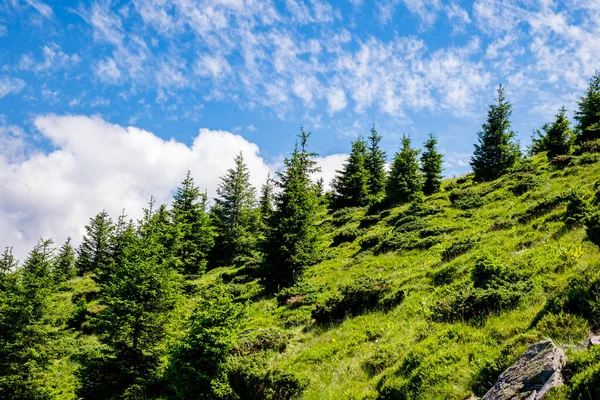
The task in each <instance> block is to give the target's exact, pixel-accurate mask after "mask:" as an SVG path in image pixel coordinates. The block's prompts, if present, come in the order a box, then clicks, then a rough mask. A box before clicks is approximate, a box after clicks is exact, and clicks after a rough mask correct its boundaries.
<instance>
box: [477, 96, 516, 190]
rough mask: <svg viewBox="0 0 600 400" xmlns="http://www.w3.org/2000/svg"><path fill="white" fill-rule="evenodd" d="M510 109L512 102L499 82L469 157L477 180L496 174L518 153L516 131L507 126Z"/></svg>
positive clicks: (507, 167)
mask: <svg viewBox="0 0 600 400" xmlns="http://www.w3.org/2000/svg"><path fill="white" fill-rule="evenodd" d="M511 113H512V106H511V105H510V103H509V102H508V100H506V95H505V93H504V88H503V87H502V85H500V86H499V87H498V97H497V100H496V104H491V105H490V106H489V109H488V117H487V122H486V123H484V124H483V125H482V130H481V131H480V132H479V133H478V144H475V152H474V153H473V156H472V157H471V167H472V168H473V172H474V173H475V179H476V180H479V181H489V180H494V179H496V178H499V177H500V176H502V175H503V174H504V173H505V172H506V171H507V170H508V169H509V168H510V167H512V166H513V164H514V163H515V161H517V159H518V158H519V157H520V150H519V145H518V143H516V142H514V138H515V133H514V132H513V131H512V129H511V127H510V115H511Z"/></svg>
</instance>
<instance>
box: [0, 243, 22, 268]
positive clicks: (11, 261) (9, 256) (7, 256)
mask: <svg viewBox="0 0 600 400" xmlns="http://www.w3.org/2000/svg"><path fill="white" fill-rule="evenodd" d="M18 265H19V261H18V260H17V259H16V258H15V256H14V255H13V248H12V247H10V246H6V247H5V248H4V251H3V252H2V255H0V274H8V273H9V272H11V271H15V270H16V269H17V266H18Z"/></svg>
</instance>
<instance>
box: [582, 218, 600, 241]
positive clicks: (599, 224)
mask: <svg viewBox="0 0 600 400" xmlns="http://www.w3.org/2000/svg"><path fill="white" fill-rule="evenodd" d="M585 230H586V233H587V237H588V239H589V240H590V241H591V242H592V243H594V244H595V245H596V246H600V211H596V212H594V213H592V214H590V215H588V217H587V218H586V221H585Z"/></svg>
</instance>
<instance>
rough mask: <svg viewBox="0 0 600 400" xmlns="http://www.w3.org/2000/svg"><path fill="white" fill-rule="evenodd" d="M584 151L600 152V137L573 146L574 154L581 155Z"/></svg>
mask: <svg viewBox="0 0 600 400" xmlns="http://www.w3.org/2000/svg"><path fill="white" fill-rule="evenodd" d="M584 153H600V139H596V140H590V141H588V142H583V143H581V144H580V145H578V146H574V147H573V154H575V155H581V154H584Z"/></svg>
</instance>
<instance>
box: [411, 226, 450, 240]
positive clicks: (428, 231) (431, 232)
mask: <svg viewBox="0 0 600 400" xmlns="http://www.w3.org/2000/svg"><path fill="white" fill-rule="evenodd" d="M458 229H460V228H458V227H455V226H441V227H435V228H425V229H421V230H420V231H419V237H420V238H421V239H425V238H428V237H433V236H442V235H445V234H447V233H451V232H455V231H457V230H458Z"/></svg>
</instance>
